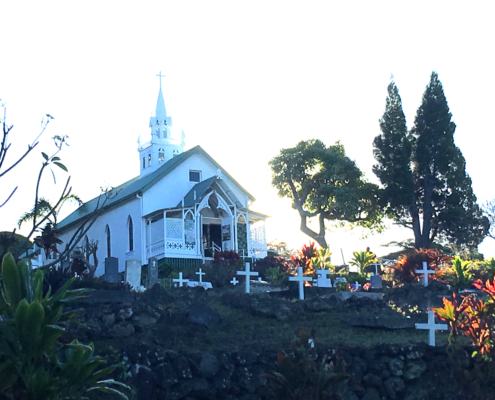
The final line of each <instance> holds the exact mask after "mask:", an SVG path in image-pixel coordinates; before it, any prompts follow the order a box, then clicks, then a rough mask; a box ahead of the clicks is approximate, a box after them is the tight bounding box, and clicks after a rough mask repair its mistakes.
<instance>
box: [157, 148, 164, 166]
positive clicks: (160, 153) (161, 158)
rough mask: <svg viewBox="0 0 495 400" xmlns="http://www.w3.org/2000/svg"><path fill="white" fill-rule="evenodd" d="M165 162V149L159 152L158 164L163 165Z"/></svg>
mask: <svg viewBox="0 0 495 400" xmlns="http://www.w3.org/2000/svg"><path fill="white" fill-rule="evenodd" d="M164 160H165V151H164V150H163V149H159V150H158V162H159V163H161V162H163V161H164Z"/></svg>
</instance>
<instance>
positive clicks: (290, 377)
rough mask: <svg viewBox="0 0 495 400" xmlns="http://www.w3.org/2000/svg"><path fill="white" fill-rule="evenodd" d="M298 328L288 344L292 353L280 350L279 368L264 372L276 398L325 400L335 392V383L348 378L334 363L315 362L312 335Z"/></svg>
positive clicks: (278, 356) (336, 386) (336, 385)
mask: <svg viewBox="0 0 495 400" xmlns="http://www.w3.org/2000/svg"><path fill="white" fill-rule="evenodd" d="M312 336H313V337H311V338H310V335H308V333H306V331H304V330H303V329H299V331H298V334H297V337H296V338H295V339H294V340H293V341H292V343H291V350H292V353H291V354H284V353H283V352H281V351H279V352H278V354H277V365H278V370H277V371H272V372H270V373H268V374H266V375H265V377H266V378H268V381H269V384H270V386H271V389H272V391H273V398H277V399H302V398H304V399H308V400H318V399H328V398H333V397H330V396H332V395H335V394H336V393H337V391H338V384H339V383H340V382H343V381H346V380H348V379H349V376H348V375H347V374H345V373H344V372H343V371H338V370H337V368H336V367H335V366H334V364H333V362H329V363H327V362H326V360H325V359H323V360H321V361H320V362H318V361H317V356H316V352H315V349H314V334H313V335H312Z"/></svg>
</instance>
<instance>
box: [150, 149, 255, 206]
mask: <svg viewBox="0 0 495 400" xmlns="http://www.w3.org/2000/svg"><path fill="white" fill-rule="evenodd" d="M218 167H219V165H218V164H217V163H216V162H214V161H213V159H211V158H210V157H209V156H208V155H207V154H206V153H205V152H204V151H202V149H200V148H198V151H197V152H196V154H194V155H192V156H191V157H189V158H187V160H184V161H183V162H181V163H180V164H179V165H177V166H176V167H175V168H174V170H173V171H171V172H170V173H168V174H167V175H166V176H163V177H162V178H160V179H159V180H158V181H155V182H154V183H153V184H152V185H151V186H150V187H149V188H148V189H147V190H146V191H145V192H144V195H143V200H144V202H143V212H144V214H145V215H147V214H150V213H152V212H154V211H156V210H160V209H167V208H174V207H176V206H177V204H180V203H181V202H182V199H183V198H184V197H185V196H186V195H187V194H188V193H189V192H190V191H191V189H192V188H193V187H194V186H195V185H197V184H198V183H200V182H203V181H205V180H209V179H211V178H216V177H217V176H218V175H220V176H221V179H222V180H223V181H224V182H223V186H224V187H225V192H230V193H231V197H235V198H236V199H238V202H239V203H240V204H238V205H239V206H241V207H245V208H246V207H247V199H248V198H249V199H253V198H252V196H251V195H249V193H247V192H246V191H245V190H244V189H242V188H241V187H240V186H238V184H237V183H234V182H235V181H234V182H233V181H232V180H231V179H230V178H229V176H228V175H227V176H226V173H225V174H224V173H223V169H221V168H218Z"/></svg>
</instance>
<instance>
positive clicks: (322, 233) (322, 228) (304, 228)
mask: <svg viewBox="0 0 495 400" xmlns="http://www.w3.org/2000/svg"><path fill="white" fill-rule="evenodd" d="M299 215H301V232H302V233H305V234H306V235H308V236H309V237H310V238H311V239H313V240H314V241H315V242H316V243H318V244H319V245H320V247H322V248H324V249H328V244H327V241H326V240H325V219H324V218H323V217H322V216H321V215H320V218H319V222H320V224H319V225H320V226H319V228H320V233H319V234H318V233H316V232H315V231H313V230H311V229H309V228H308V225H307V219H308V218H307V217H306V216H305V215H302V214H301V213H300V212H299Z"/></svg>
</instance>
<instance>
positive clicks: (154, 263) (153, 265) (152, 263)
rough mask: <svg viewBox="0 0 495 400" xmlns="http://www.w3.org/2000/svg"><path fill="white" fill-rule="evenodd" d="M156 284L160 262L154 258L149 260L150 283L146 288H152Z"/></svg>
mask: <svg viewBox="0 0 495 400" xmlns="http://www.w3.org/2000/svg"><path fill="white" fill-rule="evenodd" d="M155 283H158V260H157V259H156V258H155V257H153V258H150V259H148V281H147V282H146V288H147V289H150V288H152V287H153V285H154V284H155Z"/></svg>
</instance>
